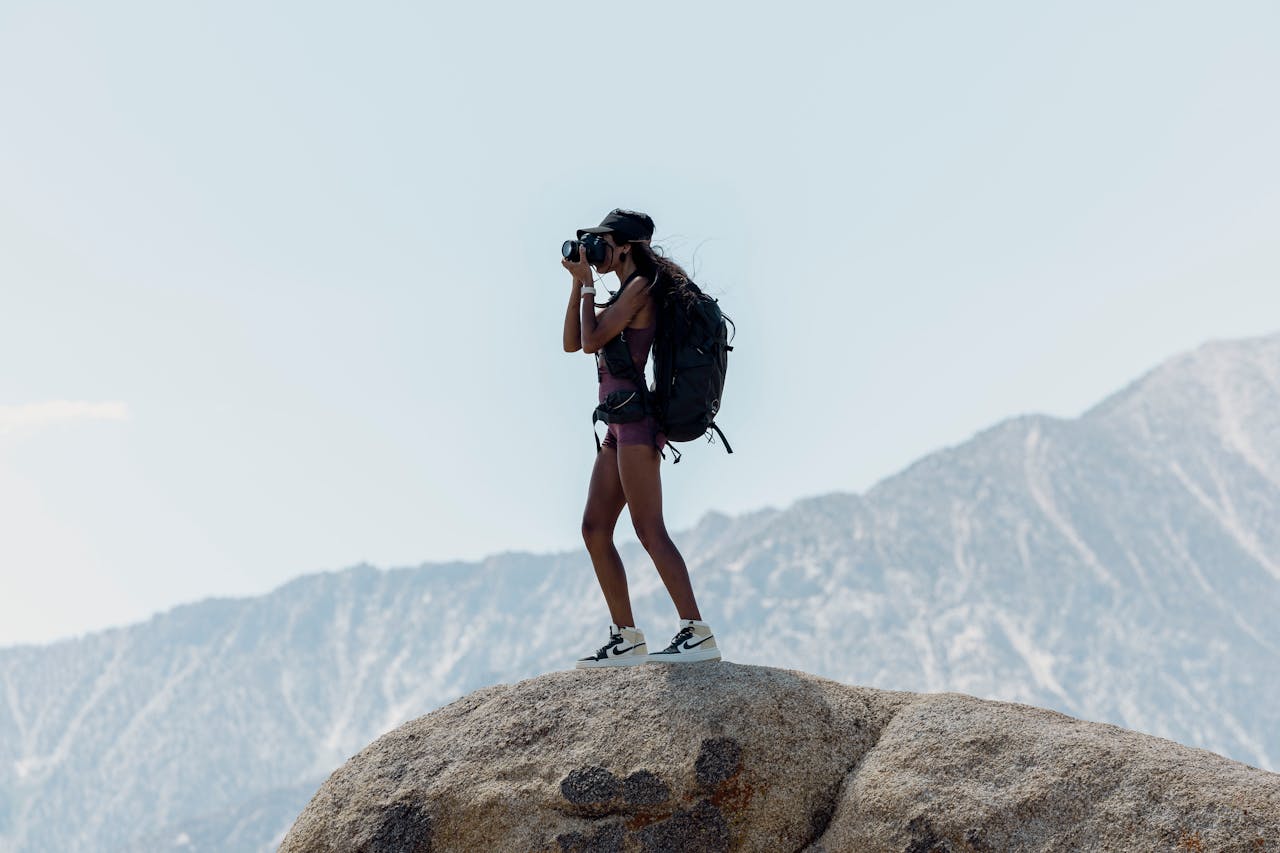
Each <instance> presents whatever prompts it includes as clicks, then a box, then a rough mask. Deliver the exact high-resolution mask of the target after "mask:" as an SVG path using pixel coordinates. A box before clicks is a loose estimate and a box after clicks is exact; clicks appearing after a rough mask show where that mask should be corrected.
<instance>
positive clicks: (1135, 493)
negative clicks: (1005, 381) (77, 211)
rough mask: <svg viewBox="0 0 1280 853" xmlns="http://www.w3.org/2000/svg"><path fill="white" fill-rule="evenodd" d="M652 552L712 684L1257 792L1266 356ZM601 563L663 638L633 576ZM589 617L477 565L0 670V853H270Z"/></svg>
mask: <svg viewBox="0 0 1280 853" xmlns="http://www.w3.org/2000/svg"><path fill="white" fill-rule="evenodd" d="M673 538H674V539H675V540H676V542H677V544H678V545H679V546H680V548H681V551H682V553H683V554H684V555H685V557H686V560H687V561H688V564H689V568H690V572H691V574H692V576H693V578H694V583H695V589H696V590H697V592H698V597H699V602H700V603H701V604H702V605H703V612H704V614H706V615H705V616H704V618H706V619H708V621H710V622H711V624H712V625H713V626H714V627H715V628H716V630H717V633H718V640H719V643H720V645H721V647H722V650H723V654H724V657H725V658H726V659H728V660H731V661H735V662H739V663H751V664H761V665H767V666H772V667H781V668H794V669H800V670H804V671H807V672H810V673H814V674H817V675H821V676H824V677H826V678H831V679H835V680H837V681H841V682H844V683H847V684H860V685H869V686H874V687H877V688H885V689H894V690H911V691H923V692H933V691H957V692H963V693H968V694H972V695H974V696H978V697H983V698H988V699H999V700H1010V701H1017V702H1024V703H1028V704H1034V705H1040V706H1043V707H1046V708H1050V709H1054V710H1058V711H1061V712H1064V713H1066V714H1070V715H1072V716H1075V717H1080V718H1083V719H1088V720H1096V721H1102V722H1111V723H1115V724H1117V725H1122V726H1125V727H1127V728H1132V729H1137V730H1140V731H1143V732H1147V733H1150V734H1155V735H1159V736H1162V737H1166V738H1170V739H1173V740H1176V741H1179V742H1181V743H1184V744H1188V745H1192V746H1199V747H1203V748H1205V749H1209V750H1212V751H1214V752H1218V753H1221V754H1222V755H1225V756H1228V757H1230V758H1234V759H1236V760H1239V761H1242V762H1245V763H1247V764H1251V765H1254V766H1256V767H1259V768H1262V769H1266V770H1272V771H1277V770H1280V654H1278V653H1280V623H1278V622H1277V618H1276V614H1277V613H1280V333H1276V334H1271V335H1266V336H1262V337H1257V338H1249V339H1239V340H1226V341H1209V342H1206V343H1204V344H1202V345H1200V346H1199V347H1196V348H1195V349H1193V350H1190V351H1188V352H1184V353H1181V354H1178V355H1176V356H1174V357H1172V358H1170V359H1168V360H1167V361H1165V362H1163V363H1162V364H1160V365H1158V366H1157V367H1155V368H1154V369H1152V370H1150V371H1148V372H1147V373H1145V374H1143V375H1142V376H1140V377H1138V378H1137V379H1135V380H1134V381H1133V382H1131V383H1130V384H1129V385H1127V386H1125V387H1124V388H1122V389H1120V390H1118V391H1116V392H1115V393H1113V394H1111V395H1110V396H1108V397H1107V398H1105V399H1103V400H1102V401H1100V402H1098V403H1097V404H1096V405H1094V406H1093V407H1092V408H1090V409H1089V410H1087V411H1086V412H1084V413H1083V414H1082V415H1080V416H1079V417H1077V418H1069V419H1067V418H1057V417H1050V416H1046V415H1040V414H1030V415H1020V416H1017V417H1012V418H1009V419H1007V420H1004V421H1001V422H1000V423H997V424H995V425H994V426H992V427H990V428H988V429H985V430H983V431H981V432H979V433H977V434H975V435H973V436H972V437H971V438H969V439H968V440H966V441H964V442H962V443H960V444H957V445H954V446H948V447H945V448H942V449H940V450H938V451H936V452H934V453H930V454H928V455H927V456H925V457H923V458H922V459H920V460H919V461H917V462H915V463H914V464H912V465H910V466H908V467H907V468H906V469H904V470H902V471H900V472H898V473H897V474H894V475H893V476H891V477H888V478H886V479H884V480H882V481H880V482H879V483H877V484H876V485H875V486H874V487H872V488H871V489H869V490H867V491H866V492H865V493H863V494H854V493H846V492H833V493H830V494H825V495H819V496H814V497H810V498H806V499H804V500H800V501H797V502H795V503H794V504H792V505H791V506H789V507H787V508H785V509H773V508H769V509H763V510H760V511H758V512H752V513H747V514H743V515H739V516H733V517H730V516H727V515H724V514H721V513H716V512H711V513H708V514H707V515H705V516H704V517H703V518H702V519H701V520H700V521H699V523H698V524H697V525H696V526H694V527H693V528H692V529H689V530H686V531H679V532H676V533H674V534H673ZM619 550H620V552H621V554H622V557H623V560H624V562H625V563H626V565H627V567H628V575H629V577H630V585H631V594H632V600H633V607H634V611H635V615H636V618H637V624H639V625H641V626H642V627H646V628H647V630H648V632H649V633H650V635H651V636H650V639H651V640H661V639H665V637H662V636H659V634H660V633H661V632H660V630H659V626H663V625H668V624H669V625H670V627H671V628H672V629H673V632H674V628H675V615H674V611H673V609H672V606H671V602H670V599H669V597H668V596H667V593H666V591H665V589H664V588H663V587H662V585H661V582H660V580H659V579H658V576H657V574H656V572H655V571H653V568H652V564H651V562H650V561H649V559H648V556H647V554H645V553H644V551H643V550H641V549H640V548H639V546H638V545H634V544H630V545H626V544H624V545H621V546H620V547H619ZM607 621H608V616H607V611H605V610H604V607H603V601H602V598H601V596H600V592H599V588H598V586H597V585H596V582H595V576H594V573H593V571H592V569H591V564H590V561H589V559H588V557H587V554H586V551H585V549H583V550H581V551H580V552H578V551H575V552H567V553H561V554H532V553H523V552H507V553H502V554H497V555H494V556H492V557H489V558H487V559H485V560H482V561H479V562H451V563H433V564H425V565H422V566H418V567H414V568H398V569H390V570H382V569H378V568H376V567H373V566H369V565H359V566H354V567H351V568H349V569H345V570H343V571H339V572H328V573H321V574H313V575H307V576H304V577H300V578H297V579H295V580H293V581H290V582H289V583H286V584H284V585H283V586H281V587H279V588H277V589H276V590H274V591H272V592H271V593H269V594H267V595H264V596H260V597H254V598H242V599H226V598H216V599H207V600H204V601H200V602H197V603H193V604H187V605H182V606H179V607H176V608H173V609H172V610H169V611H167V612H165V613H162V614H158V615H156V616H154V617H152V618H151V619H149V620H147V621H146V622H143V623H140V624H136V625H132V626H128V627H124V628H115V629H111V630H106V631H100V632H96V633H93V634H90V635H86V636H83V637H80V638H77V639H73V640H65V641H61V642H57V643H53V644H50V645H45V646H17V647H11V648H7V649H0V691H3V696H2V697H0V851H46V850H60V851H61V850H65V851H99V850H103V851H125V850H160V849H175V850H193V851H194V850H201V851H203V850H219V851H223V850H246V851H249V850H253V851H257V850H272V849H274V848H275V845H277V844H278V843H279V842H280V840H281V839H282V838H283V836H284V834H285V832H286V831H287V829H288V828H289V826H290V825H291V824H292V822H293V820H294V818H295V817H296V816H297V814H298V813H299V811H300V810H301V809H302V807H303V805H305V803H306V802H307V800H308V799H309V798H310V796H311V794H312V793H313V792H314V791H315V790H316V788H317V787H318V786H319V785H320V783H321V782H323V781H324V779H325V778H326V777H327V776H328V775H329V774H330V773H331V772H332V771H333V770H334V769H335V768H337V767H338V766H339V765H341V764H342V763H343V762H344V761H345V760H346V759H347V758H348V757H350V756H351V755H353V754H355V753H356V752H357V751H359V750H360V749H361V748H362V747H364V746H365V745H366V744H367V743H369V741H371V740H373V739H374V738H376V737H377V736H378V735H379V734H381V733H383V732H386V731H388V730H390V729H392V728H394V727H396V726H398V725H400V724H402V723H404V722H405V721H407V720H410V719H413V718H416V717H418V716H420V715H422V714H425V713H427V712H428V711H431V710H433V709H435V708H438V707H440V706H442V705H444V704H446V703H448V702H451V701H452V700H454V699H456V698H458V697H460V696H462V695H464V694H466V693H468V692H470V691H472V690H474V689H476V688H479V687H483V686H485V685H490V684H494V683H497V682H509V681H514V680H517V679H521V678H526V677H529V676H532V675H536V674H539V673H542V672H546V671H548V670H552V669H562V668H566V667H570V666H572V661H573V659H574V658H576V657H578V656H579V655H582V654H585V653H586V652H587V651H589V648H587V645H591V647H592V648H593V647H594V644H599V643H595V642H594V641H596V640H597V639H598V640H599V642H600V643H602V642H603V641H604V637H603V626H604V623H606V622H607ZM618 701H620V702H625V701H626V697H618Z"/></svg>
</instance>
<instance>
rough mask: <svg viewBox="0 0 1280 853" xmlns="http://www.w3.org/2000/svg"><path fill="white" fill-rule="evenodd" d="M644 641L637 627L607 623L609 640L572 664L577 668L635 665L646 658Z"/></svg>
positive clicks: (641, 632) (642, 634)
mask: <svg viewBox="0 0 1280 853" xmlns="http://www.w3.org/2000/svg"><path fill="white" fill-rule="evenodd" d="M647 648H648V646H646V645H645V643H644V631H641V630H640V629H639V628H629V627H621V628H620V627H618V626H617V625H615V624H613V623H612V622H610V623H609V642H607V643H605V644H604V645H603V646H601V647H600V648H598V649H596V650H595V651H594V652H593V653H591V654H589V655H587V656H586V657H585V658H578V662H577V663H576V664H574V666H575V667H577V668H578V669H587V668H588V667H593V666H635V665H636V664H638V663H644V662H645V661H646V660H648V658H647V656H646V655H645V650H646V649H647Z"/></svg>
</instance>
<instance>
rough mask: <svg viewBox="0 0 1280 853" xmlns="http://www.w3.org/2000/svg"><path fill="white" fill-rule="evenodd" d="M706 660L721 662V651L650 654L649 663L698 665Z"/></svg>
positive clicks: (701, 650)
mask: <svg viewBox="0 0 1280 853" xmlns="http://www.w3.org/2000/svg"><path fill="white" fill-rule="evenodd" d="M704 660H720V650H719V649H694V650H693V651H691V652H672V653H670V654H664V653H663V652H650V653H649V655H648V663H698V662H699V661H704Z"/></svg>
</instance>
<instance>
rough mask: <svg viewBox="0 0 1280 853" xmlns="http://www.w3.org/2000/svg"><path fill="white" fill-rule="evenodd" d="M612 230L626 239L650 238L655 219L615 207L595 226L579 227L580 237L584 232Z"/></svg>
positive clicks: (598, 232) (580, 237)
mask: <svg viewBox="0 0 1280 853" xmlns="http://www.w3.org/2000/svg"><path fill="white" fill-rule="evenodd" d="M607 231H612V232H613V233H614V235H615V236H616V237H621V238H622V239H623V240H624V241H625V240H648V239H651V238H652V237H653V220H652V219H650V218H649V217H648V215H647V214H644V213H639V212H637V211H634V210H623V209H622V208H620V207H615V208H614V209H613V210H611V211H609V215H608V216H606V217H605V218H604V219H603V220H601V222H600V224H599V225H597V226H596V227H595V228H579V229H578V239H579V240H581V239H582V235H583V234H604V233H605V232H607Z"/></svg>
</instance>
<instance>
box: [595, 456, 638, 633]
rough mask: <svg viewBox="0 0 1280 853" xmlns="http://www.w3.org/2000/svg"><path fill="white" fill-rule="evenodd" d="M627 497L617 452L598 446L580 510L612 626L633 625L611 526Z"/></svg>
mask: <svg viewBox="0 0 1280 853" xmlns="http://www.w3.org/2000/svg"><path fill="white" fill-rule="evenodd" d="M626 502H627V499H626V496H625V495H624V494H623V492H622V481H621V479H620V478H619V476H618V451H617V449H616V448H614V447H604V448H601V450H600V452H599V453H597V454H596V462H595V466H594V467H593V468H592V469H591V483H590V485H589V486H588V487H587V507H586V509H585V510H583V513H582V539H583V541H584V542H586V544H587V552H588V553H589V554H590V555H591V564H592V565H593V566H595V569H596V579H597V580H598V581H600V590H601V591H602V592H603V593H604V600H605V603H606V604H607V605H608V606H609V615H610V617H611V618H612V619H613V624H615V625H625V626H633V625H635V624H636V623H635V621H634V617H633V616H632V615H631V596H630V595H629V594H628V592H627V572H626V570H625V569H624V568H623V566H622V557H621V556H620V555H619V554H618V549H617V548H616V547H614V544H613V529H614V527H615V526H616V525H617V523H618V516H619V515H621V514H622V507H623V506H625V505H626Z"/></svg>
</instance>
